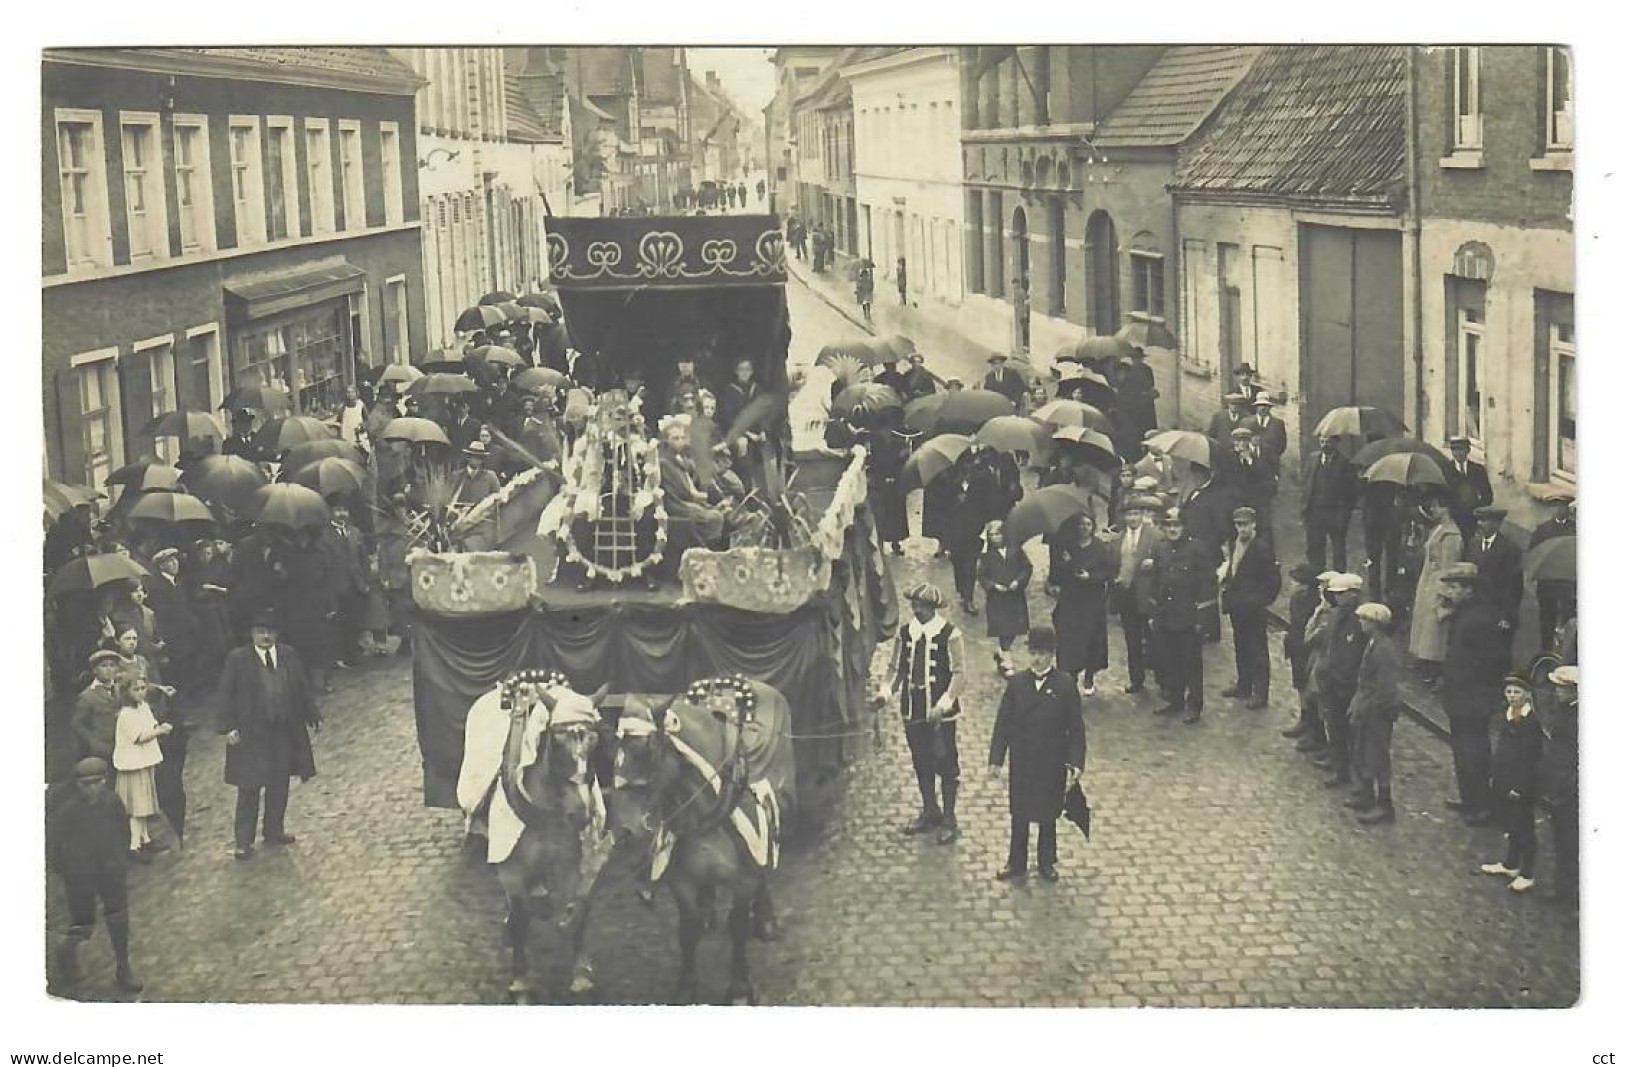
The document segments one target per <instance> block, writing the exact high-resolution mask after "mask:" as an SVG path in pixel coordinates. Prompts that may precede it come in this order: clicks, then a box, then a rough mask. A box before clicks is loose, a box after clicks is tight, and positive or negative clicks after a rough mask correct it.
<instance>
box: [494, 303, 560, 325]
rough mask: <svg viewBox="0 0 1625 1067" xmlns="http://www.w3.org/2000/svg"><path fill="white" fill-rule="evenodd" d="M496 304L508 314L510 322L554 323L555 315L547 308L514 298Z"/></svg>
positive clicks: (498, 308)
mask: <svg viewBox="0 0 1625 1067" xmlns="http://www.w3.org/2000/svg"><path fill="white" fill-rule="evenodd" d="M495 306H496V309H497V310H498V311H501V312H502V313H503V314H505V315H507V316H508V321H509V322H516V323H529V324H531V325H536V326H551V325H553V316H552V315H551V314H549V313H548V311H547V310H546V309H545V308H538V307H528V306H526V305H524V304H521V303H519V302H518V301H514V300H509V301H506V302H505V303H501V304H497V305H495Z"/></svg>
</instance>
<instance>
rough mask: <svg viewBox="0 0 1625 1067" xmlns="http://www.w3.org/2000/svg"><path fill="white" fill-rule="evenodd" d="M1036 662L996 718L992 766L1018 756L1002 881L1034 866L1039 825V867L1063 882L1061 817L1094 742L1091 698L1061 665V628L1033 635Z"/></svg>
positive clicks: (1009, 691)
mask: <svg viewBox="0 0 1625 1067" xmlns="http://www.w3.org/2000/svg"><path fill="white" fill-rule="evenodd" d="M1027 647H1028V649H1029V650H1030V651H1031V653H1032V663H1031V666H1030V667H1029V668H1028V669H1027V670H1024V671H1020V672H1018V673H1017V674H1015V675H1013V676H1012V677H1011V678H1010V681H1009V683H1008V684H1007V685H1006V686H1005V690H1004V699H1003V700H1001V701H1000V702H999V713H998V716H997V718H995V719H994V720H993V743H992V747H991V750H990V751H989V753H988V764H989V766H990V768H991V769H992V772H993V774H995V775H997V774H998V771H999V768H1000V767H1002V766H1003V765H1004V760H1005V757H1006V756H1009V758H1010V793H1009V797H1010V856H1009V859H1008V860H1007V861H1006V863H1005V866H1004V869H1003V870H1002V871H1000V872H999V873H998V875H997V876H996V877H997V878H998V879H999V880H1000V881H1006V880H1008V879H1011V878H1016V877H1019V876H1020V875H1022V874H1025V873H1026V870H1027V834H1028V825H1029V824H1030V823H1035V822H1036V823H1037V824H1038V873H1039V875H1040V876H1042V877H1043V878H1044V880H1045V881H1050V882H1053V881H1055V879H1056V877H1057V875H1056V873H1055V859H1056V855H1055V853H1056V849H1055V820H1056V817H1057V816H1059V815H1060V814H1061V808H1062V805H1063V804H1064V803H1065V800H1066V791H1067V787H1068V786H1069V785H1070V784H1071V782H1073V781H1075V780H1076V778H1077V776H1078V775H1080V774H1082V772H1083V761H1084V757H1085V755H1086V753H1087V749H1088V746H1087V741H1086V738H1085V735H1084V726H1083V703H1082V701H1081V700H1080V699H1079V697H1078V687H1077V683H1076V682H1074V681H1073V679H1072V676H1071V675H1069V674H1067V673H1066V672H1064V671H1061V670H1057V669H1056V667H1055V631H1054V630H1051V629H1050V628H1049V627H1048V626H1035V627H1033V630H1032V633H1030V634H1029V635H1028V637H1027Z"/></svg>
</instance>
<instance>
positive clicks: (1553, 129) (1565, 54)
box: [1546, 48, 1574, 151]
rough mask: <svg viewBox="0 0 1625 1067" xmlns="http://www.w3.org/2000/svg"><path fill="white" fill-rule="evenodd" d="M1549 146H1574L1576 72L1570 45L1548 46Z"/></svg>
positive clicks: (1547, 121) (1547, 140) (1561, 149)
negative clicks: (1571, 63) (1573, 67)
mask: <svg viewBox="0 0 1625 1067" xmlns="http://www.w3.org/2000/svg"><path fill="white" fill-rule="evenodd" d="M1546 148H1547V150H1549V151H1550V150H1556V151H1569V150H1572V149H1573V148H1574V71H1573V69H1572V68H1571V67H1570V66H1569V50H1568V49H1567V48H1548V49H1546Z"/></svg>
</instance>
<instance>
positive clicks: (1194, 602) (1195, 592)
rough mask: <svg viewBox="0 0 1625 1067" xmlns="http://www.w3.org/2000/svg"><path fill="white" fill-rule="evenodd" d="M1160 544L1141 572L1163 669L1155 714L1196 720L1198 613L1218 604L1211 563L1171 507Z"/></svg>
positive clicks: (1200, 695) (1199, 662) (1199, 703)
mask: <svg viewBox="0 0 1625 1067" xmlns="http://www.w3.org/2000/svg"><path fill="white" fill-rule="evenodd" d="M1163 533H1164V535H1165V540H1164V541H1163V543H1162V544H1161V545H1159V546H1158V547H1157V548H1156V550H1155V551H1154V552H1153V553H1152V556H1151V560H1150V563H1151V566H1150V567H1148V568H1146V576H1147V578H1148V579H1149V580H1148V581H1147V582H1146V595H1145V600H1144V604H1145V610H1146V614H1147V616H1148V617H1149V618H1150V620H1151V625H1152V628H1153V632H1154V634H1155V639H1156V648H1157V652H1156V655H1157V660H1158V663H1159V665H1160V666H1161V668H1162V676H1161V679H1160V680H1161V682H1162V687H1163V697H1164V699H1165V700H1166V701H1167V703H1166V704H1164V705H1163V706H1162V707H1160V708H1158V709H1157V710H1156V712H1155V714H1158V715H1175V714H1179V713H1180V712H1184V717H1183V719H1182V721H1183V722H1184V723H1185V724H1186V725H1188V726H1194V725H1195V724H1196V723H1197V722H1199V721H1201V717H1202V708H1203V701H1204V698H1203V693H1202V622H1203V620H1202V613H1203V609H1204V608H1205V607H1207V608H1216V607H1217V601H1218V590H1217V588H1216V585H1217V582H1216V577H1215V573H1214V561H1213V557H1212V556H1210V555H1209V554H1208V553H1207V552H1206V551H1205V549H1204V548H1203V546H1202V545H1201V544H1200V543H1199V542H1198V541H1197V540H1196V539H1195V538H1194V537H1192V536H1191V535H1190V534H1189V533H1188V532H1186V528H1185V512H1184V511H1183V510H1182V509H1180V508H1170V509H1168V513H1167V516H1166V518H1165V519H1164V520H1163Z"/></svg>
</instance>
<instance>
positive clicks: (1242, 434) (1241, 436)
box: [1230, 426, 1253, 441]
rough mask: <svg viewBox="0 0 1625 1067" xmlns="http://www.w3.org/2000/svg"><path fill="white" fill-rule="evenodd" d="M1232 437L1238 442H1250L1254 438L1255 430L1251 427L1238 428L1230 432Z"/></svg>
mask: <svg viewBox="0 0 1625 1067" xmlns="http://www.w3.org/2000/svg"><path fill="white" fill-rule="evenodd" d="M1230 436H1231V437H1233V438H1235V439H1236V440H1238V441H1250V440H1252V436H1253V428H1252V427H1251V426H1237V427H1236V428H1235V429H1234V430H1231V431H1230Z"/></svg>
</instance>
